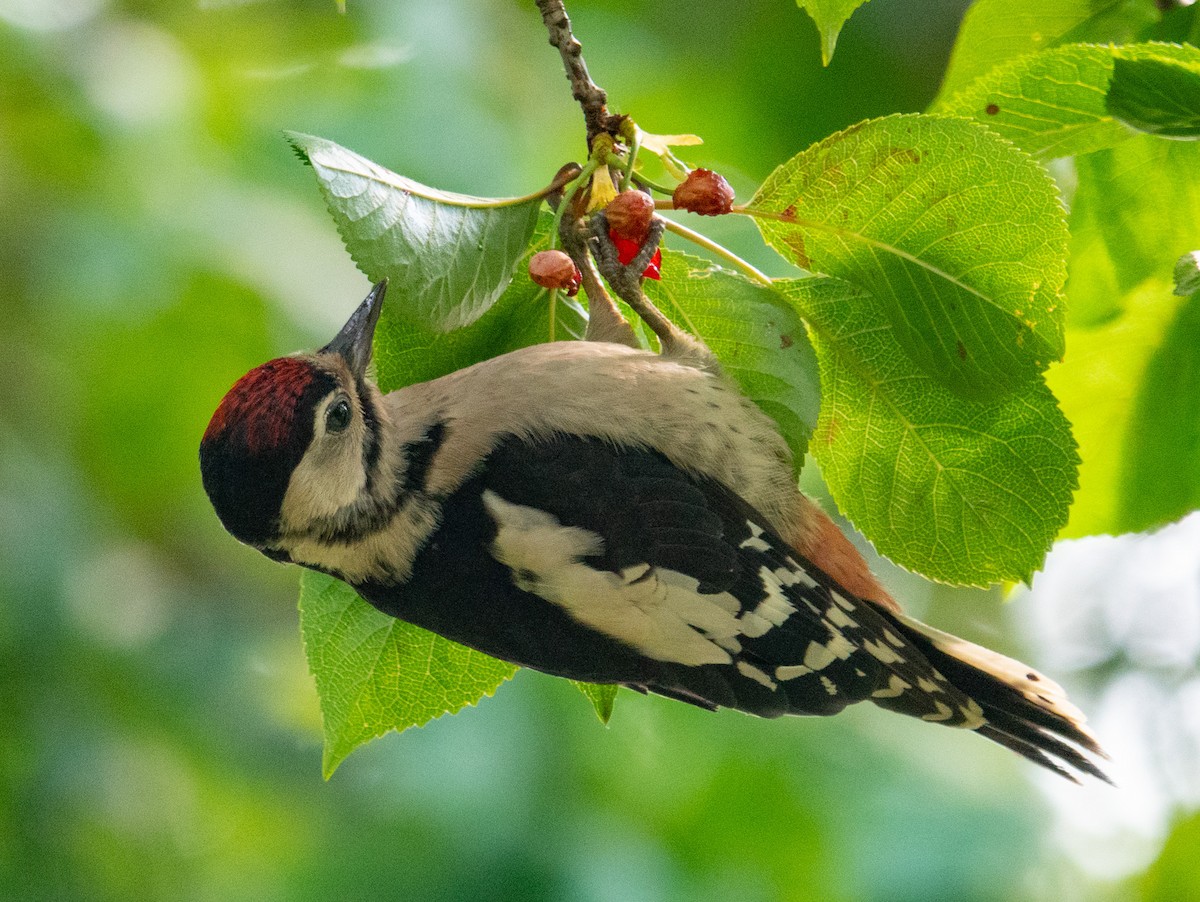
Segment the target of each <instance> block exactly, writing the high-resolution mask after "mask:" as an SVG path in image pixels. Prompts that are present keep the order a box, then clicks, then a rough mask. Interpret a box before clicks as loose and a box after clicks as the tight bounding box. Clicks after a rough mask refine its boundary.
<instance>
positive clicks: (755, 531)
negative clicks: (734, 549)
mask: <svg viewBox="0 0 1200 902" xmlns="http://www.w3.org/2000/svg"><path fill="white" fill-rule="evenodd" d="M746 525H747V526H749V527H750V538H748V539H746V540H745V541H744V542H742V544H741V545H739V546H738V547H739V548H749V549H751V550H752V551H770V550H771V546H770V545H769V544H767V542H766V541H765V540H764V539H763V537H762V534H763V532H764V530H763V528H762V527H761V526H759V525H758V524H757V523H752V522H751V521H749V520H747V521H746Z"/></svg>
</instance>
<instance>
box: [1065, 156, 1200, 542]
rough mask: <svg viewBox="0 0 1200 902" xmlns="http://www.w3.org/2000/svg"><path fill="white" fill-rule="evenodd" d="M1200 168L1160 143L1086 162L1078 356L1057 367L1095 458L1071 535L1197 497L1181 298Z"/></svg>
mask: <svg viewBox="0 0 1200 902" xmlns="http://www.w3.org/2000/svg"><path fill="white" fill-rule="evenodd" d="M1197 171H1200V146H1198V145H1197V144H1195V143H1194V142H1178V141H1162V140H1159V139H1156V138H1152V137H1150V136H1148V135H1140V136H1137V137H1134V138H1133V139H1132V140H1129V141H1126V142H1124V143H1122V144H1120V145H1119V146H1117V147H1113V148H1111V149H1109V150H1104V151H1101V152H1099V153H1095V154H1091V155H1089V156H1086V157H1082V158H1080V159H1078V160H1077V161H1076V173H1077V178H1078V185H1077V187H1076V190H1075V197H1074V201H1073V204H1072V210H1071V233H1072V235H1071V246H1072V253H1071V279H1070V282H1069V283H1068V289H1069V305H1068V306H1069V311H1070V316H1069V326H1068V330H1067V344H1068V348H1069V351H1068V353H1067V355H1066V357H1065V359H1064V360H1063V362H1062V363H1061V364H1060V365H1057V366H1055V367H1052V368H1051V369H1050V371H1049V373H1047V380H1048V382H1049V384H1050V386H1051V388H1053V389H1054V392H1055V394H1056V395H1057V396H1058V397H1059V399H1060V401H1061V403H1062V406H1063V410H1064V412H1065V413H1066V414H1067V417H1068V418H1069V419H1070V420H1071V422H1072V424H1073V426H1074V431H1075V436H1076V439H1077V440H1078V441H1079V450H1080V456H1081V457H1082V461H1083V462H1082V465H1081V467H1080V475H1079V480H1080V489H1079V491H1078V492H1077V494H1076V500H1075V504H1074V505H1073V507H1072V509H1071V518H1070V522H1069V523H1068V524H1067V527H1066V529H1065V530H1064V535H1065V536H1070V537H1075V536H1086V535H1094V534H1097V533H1121V532H1128V531H1131V530H1137V529H1143V528H1146V527H1148V526H1153V525H1156V524H1160V523H1165V522H1167V521H1169V520H1172V519H1175V518H1176V517H1178V516H1179V515H1180V514H1181V513H1184V512H1186V510H1187V509H1190V508H1191V507H1194V506H1195V505H1196V503H1197V499H1196V493H1195V491H1194V489H1193V487H1192V485H1191V484H1190V483H1189V480H1190V481H1191V482H1192V483H1194V482H1195V479H1196V477H1195V475H1194V474H1195V473H1196V467H1197V463H1196V456H1197V451H1196V448H1195V447H1194V442H1195V428H1194V426H1195V419H1194V417H1195V413H1194V411H1193V408H1192V405H1193V399H1194V398H1196V397H1197V396H1198V395H1200V383H1197V382H1196V381H1195V380H1196V375H1195V372H1196V371H1195V352H1194V351H1193V349H1192V348H1193V347H1194V345H1193V344H1192V343H1194V342H1195V341H1196V337H1195V334H1194V333H1195V323H1194V314H1192V313H1189V312H1188V311H1189V308H1187V307H1185V302H1184V301H1181V300H1180V298H1179V297H1178V296H1175V295H1173V294H1172V287H1173V284H1174V283H1173V278H1172V277H1173V272H1172V271H1173V269H1174V267H1175V265H1176V262H1177V258H1178V257H1179V255H1180V254H1183V253H1185V252H1186V251H1188V250H1189V249H1190V248H1194V247H1198V246H1200V184H1197V182H1196V178H1195V173H1196V172H1197ZM1186 303H1187V304H1194V303H1195V299H1194V298H1192V299H1191V300H1190V301H1187V302H1186ZM1189 380H1190V381H1189Z"/></svg>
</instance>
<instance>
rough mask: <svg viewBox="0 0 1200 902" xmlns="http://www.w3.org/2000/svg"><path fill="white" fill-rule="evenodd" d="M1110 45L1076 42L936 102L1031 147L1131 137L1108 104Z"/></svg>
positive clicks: (1062, 147)
mask: <svg viewBox="0 0 1200 902" xmlns="http://www.w3.org/2000/svg"><path fill="white" fill-rule="evenodd" d="M1112 69H1113V55H1112V49H1111V48H1109V47H1098V46H1081V45H1078V44H1071V45H1068V46H1065V47H1058V48H1055V49H1053V50H1047V51H1045V52H1044V53H1034V54H1029V55H1028V56H1023V57H1021V58H1019V59H1017V60H1014V61H1012V62H1010V63H1007V64H1006V65H1003V66H1000V67H998V68H996V69H993V70H992V71H990V72H988V73H987V74H986V75H984V76H982V77H981V78H978V79H976V80H975V81H973V82H972V83H971V84H970V85H969V86H968V87H966V88H964V89H963V90H962V91H960V92H958V93H957V94H955V95H954V96H953V97H951V98H949V99H947V100H944V101H942V102H941V103H939V104H938V105H937V107H936V111H937V112H939V113H953V114H954V115H957V116H967V117H970V118H973V119H976V120H977V121H979V122H982V123H983V124H984V125H986V126H987V127H988V128H990V129H992V130H993V131H996V132H998V133H999V134H1001V135H1003V136H1004V137H1005V138H1007V139H1008V140H1010V141H1012V142H1013V143H1014V144H1016V145H1017V146H1018V147H1020V148H1022V149H1023V150H1026V151H1028V152H1029V153H1034V154H1039V155H1041V156H1044V157H1047V158H1049V157H1061V156H1067V155H1070V154H1079V153H1091V152H1092V151H1095V150H1100V149H1101V148H1104V147H1111V146H1112V145H1113V144H1117V143H1119V142H1121V141H1123V140H1125V139H1126V138H1128V137H1129V134H1130V132H1129V130H1128V129H1127V128H1125V127H1124V126H1123V125H1121V124H1119V123H1117V122H1116V121H1114V120H1113V118H1112V116H1111V115H1110V114H1109V112H1108V110H1107V109H1106V107H1105V97H1106V95H1107V91H1108V83H1109V80H1110V79H1111V78H1112Z"/></svg>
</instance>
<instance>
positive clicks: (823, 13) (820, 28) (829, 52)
mask: <svg viewBox="0 0 1200 902" xmlns="http://www.w3.org/2000/svg"><path fill="white" fill-rule="evenodd" d="M866 2H867V0H796V5H797V6H799V7H800V8H801V9H803V10H805V11H806V12H807V13H808V14H809V15H810V16H811V17H812V20H813V22H814V23H815V24H816V26H817V33H818V34H819V35H820V36H821V62H822V63H824V64H825V65H826V66H828V65H829V63H830V61H831V60H832V59H833V51H834V50H835V49H836V48H837V39H838V35H839V34H841V32H842V26H843V25H845V24H846V20H847V19H849V18H850V16H851V15H853V13H854V11H855V10H856V9H858V8H859V7H860V6H862V5H863V4H864V3H866Z"/></svg>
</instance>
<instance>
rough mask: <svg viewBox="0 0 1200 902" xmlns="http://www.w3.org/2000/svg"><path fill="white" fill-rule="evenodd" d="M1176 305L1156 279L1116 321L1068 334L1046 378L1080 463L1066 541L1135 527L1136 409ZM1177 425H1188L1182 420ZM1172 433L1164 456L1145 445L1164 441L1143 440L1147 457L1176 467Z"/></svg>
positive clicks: (1124, 304)
mask: <svg viewBox="0 0 1200 902" xmlns="http://www.w3.org/2000/svg"><path fill="white" fill-rule="evenodd" d="M1177 303H1178V301H1177V299H1176V300H1175V301H1172V299H1171V295H1170V292H1169V290H1168V288H1167V285H1166V283H1165V282H1163V281H1155V280H1151V281H1148V282H1146V283H1145V284H1144V285H1142V286H1139V287H1138V288H1136V289H1134V290H1132V291H1130V292H1129V293H1128V294H1126V295H1125V296H1123V297H1121V298H1120V299H1119V307H1120V312H1119V314H1118V315H1117V316H1115V317H1114V318H1111V319H1109V320H1108V321H1105V322H1102V323H1099V324H1087V325H1083V326H1077V327H1072V328H1069V329H1068V330H1067V341H1068V344H1069V346H1070V349H1071V350H1070V353H1068V354H1067V356H1066V358H1065V359H1064V360H1063V362H1062V363H1060V364H1056V365H1055V366H1052V367H1051V368H1050V370H1049V372H1047V374H1046V381H1047V382H1048V383H1049V385H1050V388H1051V389H1052V390H1053V391H1054V394H1055V395H1056V396H1057V397H1058V398H1059V401H1060V403H1061V404H1062V408H1063V412H1064V413H1065V414H1066V415H1067V418H1068V419H1069V420H1070V421H1071V425H1072V428H1073V431H1074V434H1075V438H1076V440H1077V441H1078V442H1079V454H1080V457H1081V459H1082V463H1081V465H1080V468H1079V491H1078V492H1077V493H1076V495H1075V503H1074V504H1073V505H1072V507H1071V517H1070V520H1069V522H1068V523H1067V526H1066V528H1065V529H1064V530H1063V532H1062V538H1078V537H1080V536H1089V535H1098V534H1104V533H1110V534H1119V533H1123V532H1129V531H1131V530H1132V529H1133V528H1134V524H1133V522H1132V521H1130V520H1128V519H1127V518H1126V516H1125V511H1126V509H1127V505H1126V501H1125V497H1126V494H1127V491H1131V492H1137V491H1139V490H1141V488H1142V486H1141V485H1140V484H1139V485H1138V486H1131V487H1129V488H1128V489H1126V487H1124V486H1123V485H1122V481H1123V480H1124V479H1125V478H1126V473H1127V470H1128V469H1129V464H1128V463H1127V460H1126V456H1127V454H1128V452H1129V451H1130V450H1131V447H1132V444H1133V443H1132V442H1131V441H1130V438H1129V437H1130V435H1131V430H1132V424H1133V420H1134V409H1135V406H1136V404H1137V397H1138V395H1139V393H1140V391H1141V387H1142V386H1143V384H1144V382H1145V379H1146V373H1147V370H1148V368H1149V366H1150V361H1151V359H1152V358H1153V357H1154V356H1155V353H1156V351H1157V350H1158V348H1159V347H1160V346H1161V345H1162V343H1163V341H1164V339H1165V337H1166V335H1167V333H1168V331H1169V329H1170V327H1171V321H1172V319H1173V318H1174V316H1175V315H1176V310H1177ZM1180 394H1181V392H1178V391H1171V392H1169V393H1168V395H1167V397H1168V398H1171V399H1175V398H1177V397H1178V396H1179V395H1180ZM1168 426H1170V424H1168ZM1174 426H1175V427H1178V428H1179V429H1180V430H1182V429H1186V428H1187V424H1183V423H1182V422H1177V423H1175V424H1174ZM1174 431H1175V430H1174V429H1172V428H1168V434H1167V437H1166V440H1165V447H1164V448H1163V450H1162V451H1161V452H1160V451H1159V450H1158V449H1157V448H1155V447H1153V446H1149V447H1148V446H1147V442H1153V441H1155V440H1157V439H1158V438H1159V436H1157V435H1151V436H1148V437H1147V439H1146V441H1145V442H1140V443H1138V444H1140V445H1141V451H1142V453H1148V454H1149V455H1150V459H1151V460H1154V461H1158V462H1160V464H1166V465H1170V457H1171V454H1170V452H1169V451H1167V449H1168V448H1174V447H1176V446H1177V444H1178V443H1177V442H1176V441H1175V440H1174V439H1172V438H1171V434H1172V433H1173V432H1174ZM1184 469H1186V468H1184Z"/></svg>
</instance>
